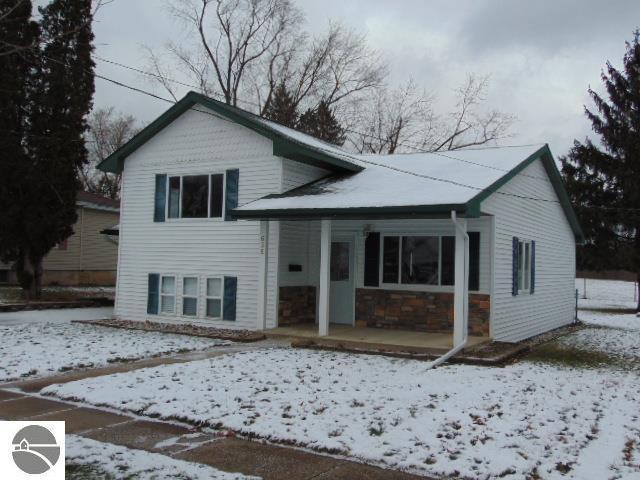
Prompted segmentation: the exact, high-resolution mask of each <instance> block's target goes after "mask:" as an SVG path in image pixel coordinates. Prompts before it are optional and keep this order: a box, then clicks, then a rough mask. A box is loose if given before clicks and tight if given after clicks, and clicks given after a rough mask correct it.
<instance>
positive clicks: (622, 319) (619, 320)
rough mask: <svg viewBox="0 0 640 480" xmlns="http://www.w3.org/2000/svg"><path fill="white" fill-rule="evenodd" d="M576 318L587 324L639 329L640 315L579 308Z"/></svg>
mask: <svg viewBox="0 0 640 480" xmlns="http://www.w3.org/2000/svg"><path fill="white" fill-rule="evenodd" d="M578 318H579V319H580V320H582V321H583V322H584V323H586V324H588V325H600V326H604V327H613V328H623V329H627V330H640V317H638V316H636V314H634V313H613V312H609V313H607V312H597V311H596V312H594V311H589V310H579V311H578Z"/></svg>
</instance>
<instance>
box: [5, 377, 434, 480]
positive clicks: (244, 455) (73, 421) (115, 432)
mask: <svg viewBox="0 0 640 480" xmlns="http://www.w3.org/2000/svg"><path fill="white" fill-rule="evenodd" d="M48 380H49V381H48V382H46V383H47V384H51V383H54V382H52V381H51V380H52V379H48ZM43 383H44V381H42V383H41V385H42V386H43ZM31 385H32V386H33V385H34V384H33V383H31ZM0 418H2V419H5V420H40V421H52V420H63V421H65V422H66V431H67V433H73V434H76V435H80V436H83V437H87V438H91V439H94V440H98V441H101V442H107V443H113V444H117V445H123V446H125V447H129V448H134V449H139V450H146V451H149V452H156V453H161V454H164V455H168V456H171V457H174V458H178V459H182V460H187V461H191V462H197V463H203V464H207V465H210V466H212V467H214V468H217V469H219V470H223V471H227V472H239V473H243V474H246V475H255V476H259V477H262V478H264V479H266V480H271V479H273V480H281V479H282V480H284V479H286V480H310V479H316V480H317V479H333V480H360V479H362V480H365V479H367V480H383V479H393V480H395V479H398V480H417V479H420V478H424V477H418V476H415V475H409V474H405V473H402V472H396V471H393V470H385V469H381V468H376V467H372V466H368V465H364V464H361V463H357V462H353V461H348V460H343V459H338V458H333V457H330V456H326V455H319V454H315V453H311V452H307V451H302V450H299V449H295V448H289V447H282V446H275V445H271V444H266V443H261V442H256V441H249V440H245V439H240V438H233V437H232V438H229V437H224V436H220V435H218V434H217V433H215V432H211V431H203V430H200V429H197V428H194V427H192V426H188V425H183V424H178V423H169V422H160V421H152V420H144V419H140V418H136V417H132V416H129V415H123V414H120V413H112V412H108V411H103V410H99V409H95V408H85V407H82V406H77V405H74V404H71V403H67V402H61V401H56V400H50V399H46V398H42V397H39V396H36V395H30V394H28V393H24V392H16V391H8V390H2V389H0Z"/></svg>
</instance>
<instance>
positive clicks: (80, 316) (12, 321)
mask: <svg viewBox="0 0 640 480" xmlns="http://www.w3.org/2000/svg"><path fill="white" fill-rule="evenodd" d="M112 315H113V307H96V308H64V309H53V310H22V311H19V312H2V313H0V326H3V327H6V326H9V325H25V324H27V323H69V322H70V321H72V320H99V319H103V318H110V317H111V316H112Z"/></svg>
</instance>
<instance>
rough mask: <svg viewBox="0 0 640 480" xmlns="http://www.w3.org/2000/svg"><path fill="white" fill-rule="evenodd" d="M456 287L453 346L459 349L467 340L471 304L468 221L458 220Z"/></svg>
mask: <svg viewBox="0 0 640 480" xmlns="http://www.w3.org/2000/svg"><path fill="white" fill-rule="evenodd" d="M456 221H457V223H458V228H456V254H455V286H454V294H453V346H454V347H457V346H458V345H460V344H461V343H462V342H464V340H465V338H466V332H465V328H467V326H466V322H465V318H466V313H467V309H468V303H469V265H468V263H469V260H468V259H469V242H468V241H467V238H468V237H467V220H466V219H457V220H454V222H456Z"/></svg>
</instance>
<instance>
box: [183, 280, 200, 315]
mask: <svg viewBox="0 0 640 480" xmlns="http://www.w3.org/2000/svg"><path fill="white" fill-rule="evenodd" d="M187 278H195V279H196V294H195V295H187V294H186V293H185V290H184V281H185V280H186V279H187ZM185 298H191V299H195V301H196V313H195V314H193V315H191V314H188V313H185V312H184V299H185ZM180 305H181V309H182V316H183V317H198V316H199V315H198V312H199V307H200V277H199V276H197V275H184V276H183V277H182V296H181V297H180Z"/></svg>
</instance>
